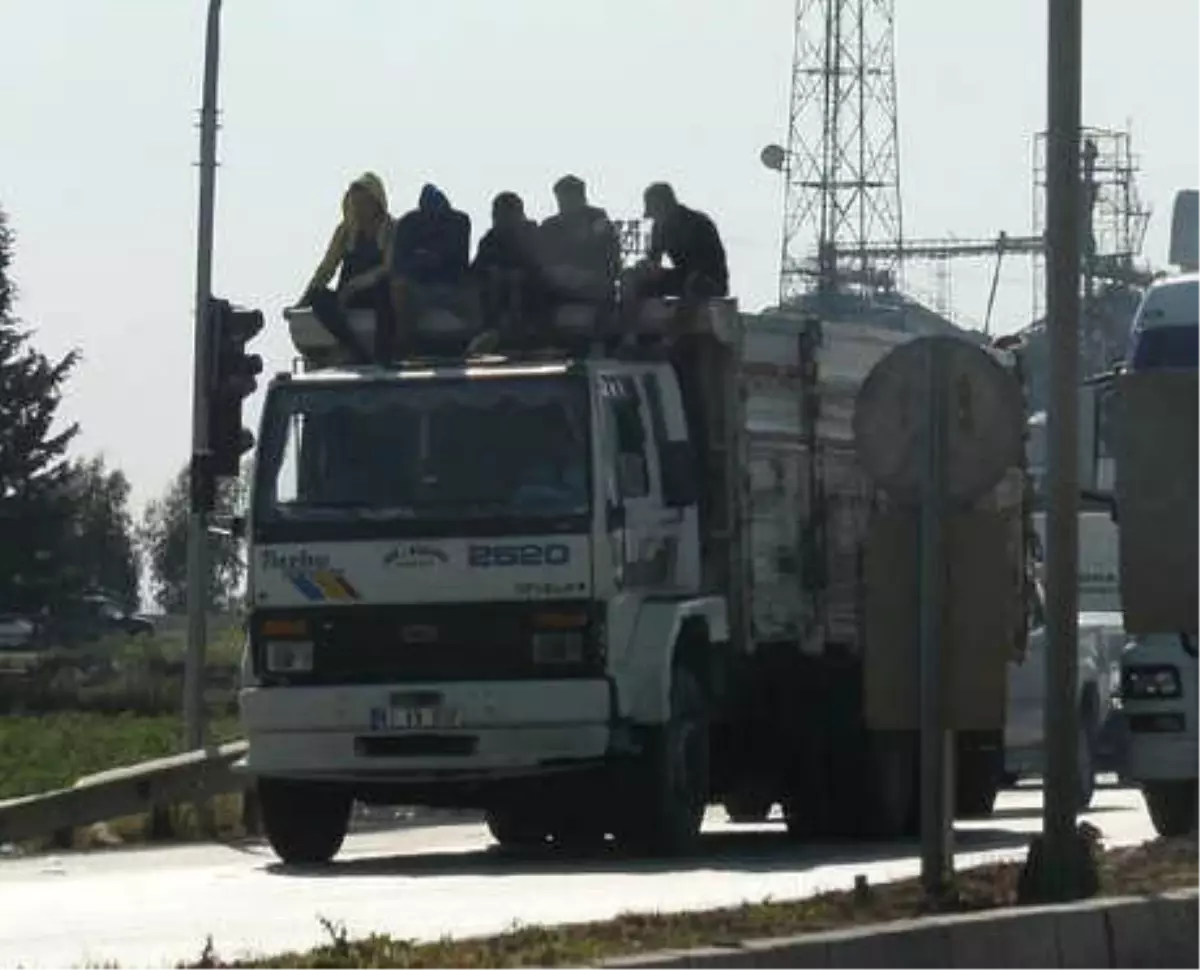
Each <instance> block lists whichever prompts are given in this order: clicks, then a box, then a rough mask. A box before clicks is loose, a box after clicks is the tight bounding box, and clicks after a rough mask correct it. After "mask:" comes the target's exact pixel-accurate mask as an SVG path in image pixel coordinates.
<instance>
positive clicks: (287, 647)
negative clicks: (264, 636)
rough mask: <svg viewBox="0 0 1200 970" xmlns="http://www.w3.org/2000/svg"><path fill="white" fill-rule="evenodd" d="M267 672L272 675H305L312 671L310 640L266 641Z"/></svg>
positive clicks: (311, 644)
mask: <svg viewBox="0 0 1200 970" xmlns="http://www.w3.org/2000/svg"><path fill="white" fill-rule="evenodd" d="M265 647H266V650H265V653H266V657H267V670H269V671H271V673H273V674H306V673H310V672H311V671H312V669H313V643H312V641H311V640H268V641H267V642H266V644H265Z"/></svg>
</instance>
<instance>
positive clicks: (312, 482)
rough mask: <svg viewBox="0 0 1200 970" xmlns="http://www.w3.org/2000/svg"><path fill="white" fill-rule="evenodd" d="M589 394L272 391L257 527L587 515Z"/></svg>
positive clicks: (498, 384) (491, 386) (534, 382)
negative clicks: (383, 520) (270, 524)
mask: <svg viewBox="0 0 1200 970" xmlns="http://www.w3.org/2000/svg"><path fill="white" fill-rule="evenodd" d="M587 441H588V435H587V396H586V384H585V383H584V382H583V381H582V380H580V379H577V378H572V377H570V376H557V375H555V376H552V377H512V378H510V377H487V378H470V379H436V378H434V379H414V380H406V381H403V382H392V383H363V384H360V385H357V386H354V385H349V384H341V385H319V386H308V387H305V386H303V385H291V386H282V387H278V388H276V389H275V390H274V391H273V392H272V394H271V395H270V397H269V399H268V402H267V404H266V411H265V413H264V420H263V440H262V443H261V446H260V449H259V454H258V480H257V482H256V490H255V492H256V498H255V518H256V521H258V522H260V523H269V522H272V521H274V522H279V523H283V522H292V523H301V522H313V523H316V522H333V521H345V520H353V519H357V520H364V519H366V520H375V521H377V520H380V519H393V520H410V521H412V520H416V521H429V520H438V521H442V522H445V521H453V520H472V521H475V520H479V519H493V520H495V519H513V518H520V519H543V518H562V517H576V516H581V515H586V514H587V512H588V510H589V507H590V502H589V488H588V449H587Z"/></svg>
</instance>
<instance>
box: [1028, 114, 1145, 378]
mask: <svg viewBox="0 0 1200 970" xmlns="http://www.w3.org/2000/svg"><path fill="white" fill-rule="evenodd" d="M1080 138H1081V141H1082V144H1081V151H1080V160H1081V161H1080V166H1081V178H1082V180H1083V183H1084V199H1085V204H1084V209H1083V224H1082V225H1081V226H1080V227H1079V231H1080V233H1081V234H1082V235H1083V267H1082V269H1083V321H1082V328H1083V332H1082V334H1081V340H1080V353H1081V356H1082V361H1081V363H1082V366H1083V367H1084V372H1085V373H1091V372H1096V371H1100V370H1104V369H1106V368H1107V366H1108V364H1109V362H1111V361H1112V360H1114V359H1116V358H1118V357H1119V356H1121V354H1122V353H1123V351H1124V345H1125V341H1126V339H1127V336H1128V330H1129V320H1130V317H1131V316H1132V306H1133V305H1135V304H1136V302H1137V299H1138V297H1139V295H1140V292H1141V289H1142V288H1143V287H1145V286H1146V285H1148V284H1149V283H1150V281H1151V280H1152V279H1153V274H1152V273H1151V272H1150V270H1149V269H1148V268H1147V267H1146V265H1145V262H1144V261H1143V259H1142V245H1143V242H1144V241H1145V237H1146V228H1147V226H1148V224H1149V221H1150V208H1149V206H1148V205H1146V204H1145V203H1144V202H1143V201H1142V198H1141V195H1140V193H1139V191H1138V184H1137V177H1138V172H1139V165H1138V159H1137V156H1136V155H1135V154H1134V152H1133V138H1132V135H1131V134H1130V132H1129V131H1128V130H1125V131H1121V130H1116V129H1105V128H1083V129H1081V131H1080ZM1045 219H1046V136H1045V133H1044V132H1039V133H1038V134H1037V135H1036V136H1035V137H1034V144H1033V229H1034V232H1035V233H1039V234H1040V233H1042V232H1043V231H1044V229H1045ZM1044 295H1045V261H1044V259H1043V258H1041V256H1035V257H1034V263H1033V307H1032V310H1033V313H1032V319H1033V323H1032V325H1031V327H1030V332H1033V333H1036V332H1039V331H1041V330H1042V329H1043V328H1044V317H1045V303H1044Z"/></svg>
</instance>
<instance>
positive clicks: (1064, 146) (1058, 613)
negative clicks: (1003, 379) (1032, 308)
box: [1043, 0, 1083, 896]
mask: <svg viewBox="0 0 1200 970" xmlns="http://www.w3.org/2000/svg"><path fill="white" fill-rule="evenodd" d="M1049 4H1050V7H1049V14H1050V17H1049V21H1050V22H1049V84H1048V87H1049V124H1048V130H1047V136H1046V213H1047V218H1046V236H1047V238H1046V245H1047V253H1048V257H1049V258H1048V267H1047V269H1048V272H1047V273H1046V329H1047V334H1048V337H1049V344H1050V406H1049V409H1048V414H1047V441H1048V443H1049V468H1048V474H1047V479H1046V481H1047V488H1046V491H1047V503H1046V504H1047V513H1046V639H1047V650H1046V687H1047V690H1046V706H1045V737H1046V754H1047V758H1046V762H1047V765H1046V767H1047V770H1046V783H1045V800H1044V811H1045V816H1044V820H1043V831H1044V833H1045V850H1046V871H1047V873H1048V874H1049V873H1061V874H1062V877H1063V878H1064V879H1067V878H1070V876H1069V873H1071V872H1072V871H1073V870H1075V869H1076V868H1077V866H1076V865H1075V864H1074V861H1073V860H1074V859H1075V858H1076V857H1075V852H1074V845H1075V841H1076V839H1075V829H1076V813H1077V811H1078V808H1079V806H1078V805H1077V804H1076V802H1077V797H1076V786H1075V775H1076V759H1077V754H1078V753H1077V750H1076V749H1077V741H1078V723H1079V712H1078V705H1077V703H1076V699H1075V698H1076V689H1075V688H1076V681H1077V678H1078V676H1079V671H1078V651H1077V643H1078V635H1079V634H1078V626H1077V624H1078V619H1077V616H1078V599H1079V596H1078V576H1079V561H1078V559H1079V546H1078V541H1079V518H1078V513H1079V467H1078V453H1079V452H1078V445H1077V442H1078V437H1079V427H1078V425H1079V397H1078V394H1079V391H1078V389H1079V329H1080V298H1079V286H1080V262H1081V257H1082V240H1081V238H1080V232H1079V227H1080V225H1081V216H1082V207H1081V203H1082V201H1083V199H1082V196H1083V191H1082V190H1083V184H1082V182H1081V180H1080V170H1079V155H1080V152H1079V129H1080V98H1081V87H1082V83H1081V76H1082V67H1081V61H1082V46H1083V44H1082V27H1081V21H1082V0H1049ZM1048 888H1050V890H1051V892H1052V893H1053V895H1055V896H1061V895H1065V894H1066V893H1067V892H1068V890H1067V889H1066V883H1065V882H1064V883H1062V884H1060V886H1059V887H1058V891H1055V889H1054V888H1053V887H1048Z"/></svg>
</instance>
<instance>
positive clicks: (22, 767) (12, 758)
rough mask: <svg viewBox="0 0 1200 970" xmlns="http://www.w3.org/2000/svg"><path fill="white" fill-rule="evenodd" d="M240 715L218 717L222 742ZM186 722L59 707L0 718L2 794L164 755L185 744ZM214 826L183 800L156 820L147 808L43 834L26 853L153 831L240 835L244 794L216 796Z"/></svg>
mask: <svg viewBox="0 0 1200 970" xmlns="http://www.w3.org/2000/svg"><path fill="white" fill-rule="evenodd" d="M238 735H239V729H238V724H237V721H236V719H234V718H230V717H224V718H219V719H215V720H214V721H213V722H212V723H211V725H210V737H212V739H213V740H214V741H216V742H222V741H229V740H232V739H234V738H237V737H238ZM182 740H183V722H182V721H181V719H180V718H179V717H178V716H170V715H163V716H159V717H138V716H135V715H132V714H116V715H109V714H95V713H80V712H70V713H55V714H43V715H38V716H24V717H13V716H9V717H0V800H3V799H7V798H17V797H20V796H22V795H33V794H37V793H40V792H47V791H53V790H54V789H57V788H66V787H69V786H70V785H73V784H74V783H75V782H76V781H78V780H79V779H80V778H82V777H84V776H86V775H92V774H96V773H97V772H101V771H107V770H109V769H111V768H119V767H122V766H124V765H131V764H136V763H138V762H140V761H148V760H150V759H151V758H162V757H165V756H167V755H171V754H175V753H177V752H178V751H179V750H180V745H181V743H182ZM211 811H212V815H213V819H212V823H213V824H212V825H211V826H208V825H206V824H203V821H204V820H201V819H199V818H197V815H196V811H195V809H194V807H192V806H187V805H185V806H179V807H178V808H172V809H170V810H168V811H167V812H165V813H160V814H159V817H158V818H157V819H155V818H152V816H151V815H150V814H149V813H146V814H141V815H134V816H130V817H128V818H119V819H113V820H111V821H109V822H107V823H104V824H102V825H93V826H87V827H84V828H80V829H77V830H75V831H74V832H73V833H72V835H71V838H70V840H69V842H68V840H67V839H65V838H62V837H60V838H59V839H57V840H50V839H47V840H38V841H36V842H32V843H26V844H24V845H23V846H22V849H23V850H25V851H40V850H42V849H45V848H48V847H50V846H51V845H53V846H55V847H57V848H94V847H97V846H103V845H113V844H119V843H122V842H138V841H145V840H147V839H150V838H152V837H171V838H188V837H197V838H198V837H200V836H201V835H202V834H204V833H205V832H206V831H207V830H209V829H212V830H215V832H216V834H218V835H236V834H240V827H241V796H240V795H225V796H221V797H219V798H217V799H215V800H214V804H213V805H212V808H211Z"/></svg>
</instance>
